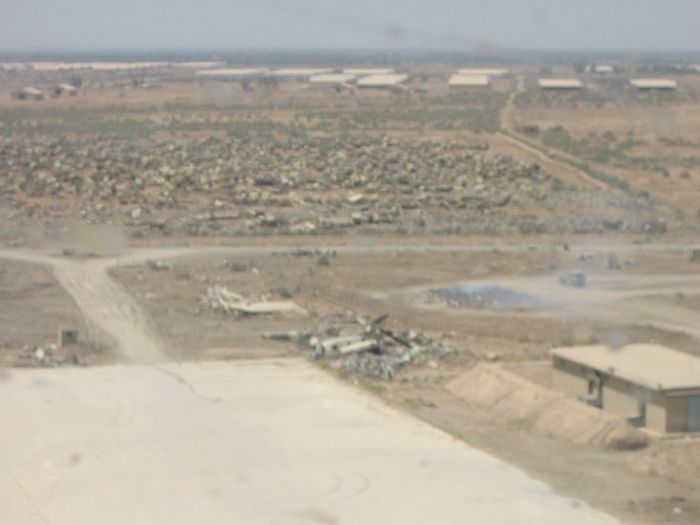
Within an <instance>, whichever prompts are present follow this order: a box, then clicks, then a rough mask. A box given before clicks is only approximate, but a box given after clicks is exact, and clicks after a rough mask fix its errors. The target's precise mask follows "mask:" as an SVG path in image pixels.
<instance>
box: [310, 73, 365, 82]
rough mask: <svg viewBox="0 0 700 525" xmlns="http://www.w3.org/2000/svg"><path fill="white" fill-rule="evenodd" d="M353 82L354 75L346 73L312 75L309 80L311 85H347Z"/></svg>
mask: <svg viewBox="0 0 700 525" xmlns="http://www.w3.org/2000/svg"><path fill="white" fill-rule="evenodd" d="M353 80H355V75H350V74H346V73H326V74H323V75H314V76H313V77H311V78H310V79H309V82H311V83H312V84H331V85H338V84H348V83H350V82H352V81H353Z"/></svg>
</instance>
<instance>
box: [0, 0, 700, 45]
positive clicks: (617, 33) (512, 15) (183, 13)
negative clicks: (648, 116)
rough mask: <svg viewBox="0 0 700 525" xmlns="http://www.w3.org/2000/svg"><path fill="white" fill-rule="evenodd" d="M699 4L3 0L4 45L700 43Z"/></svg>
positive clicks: (0, 34) (0, 41)
mask: <svg viewBox="0 0 700 525" xmlns="http://www.w3.org/2000/svg"><path fill="white" fill-rule="evenodd" d="M699 23H700V0H665V1H662V0H429V1H417V0H345V1H344V2H337V1H334V0H0V49H6V50H7V49H27V48H31V49H36V48H44V49H46V48H55V49H71V48H73V49H74V48H100V49H105V48H122V49H133V48H194V49H211V48H220V49H239V48H292V47H293V48H335V49H338V48H344V49H351V48H431V49H464V50H468V49H477V48H494V49H502V48H507V49H621V50H630V49H632V50H673V49H692V50H697V49H700V42H699V40H700V32H699V31H698V24H699Z"/></svg>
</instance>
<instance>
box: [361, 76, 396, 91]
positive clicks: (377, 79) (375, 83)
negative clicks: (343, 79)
mask: <svg viewBox="0 0 700 525" xmlns="http://www.w3.org/2000/svg"><path fill="white" fill-rule="evenodd" d="M407 80H408V75H404V74H394V75H369V76H366V77H362V78H360V79H359V80H358V81H357V87H360V88H391V87H397V86H400V85H401V84H403V83H405V82H406V81H407Z"/></svg>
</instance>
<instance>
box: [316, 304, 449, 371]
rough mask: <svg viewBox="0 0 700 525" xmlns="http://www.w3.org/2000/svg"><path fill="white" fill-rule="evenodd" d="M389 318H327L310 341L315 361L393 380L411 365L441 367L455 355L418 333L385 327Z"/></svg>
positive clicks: (340, 316) (343, 315) (346, 316)
mask: <svg viewBox="0 0 700 525" xmlns="http://www.w3.org/2000/svg"><path fill="white" fill-rule="evenodd" d="M387 317H388V316H387V315H383V316H381V317H379V318H377V319H375V320H373V321H368V320H366V319H364V318H362V317H360V316H357V315H355V314H353V313H352V312H346V313H345V314H342V315H334V316H330V317H327V318H325V319H324V320H323V321H322V322H321V324H320V325H319V328H318V330H317V331H316V334H315V335H314V336H313V337H311V338H310V339H309V340H308V347H309V348H310V349H311V350H313V356H314V358H315V359H323V360H327V361H329V362H330V363H332V365H333V366H334V367H335V368H339V369H341V370H343V372H344V373H346V374H347V375H348V376H351V377H368V378H372V379H384V380H388V379H392V378H393V377H394V376H395V374H396V372H397V370H398V369H400V368H401V367H403V366H406V365H408V364H418V365H424V366H430V367H432V368H438V366H439V365H438V364H437V360H439V359H442V358H444V357H447V356H451V355H455V354H456V353H457V351H456V350H455V349H454V348H451V347H447V346H443V345H442V344H441V343H439V342H437V341H435V340H433V339H431V338H430V337H428V336H426V335H424V334H421V333H418V332H415V331H413V330H411V331H408V332H396V331H393V330H390V329H388V328H385V327H383V326H382V324H383V322H384V321H385V320H386V318H387Z"/></svg>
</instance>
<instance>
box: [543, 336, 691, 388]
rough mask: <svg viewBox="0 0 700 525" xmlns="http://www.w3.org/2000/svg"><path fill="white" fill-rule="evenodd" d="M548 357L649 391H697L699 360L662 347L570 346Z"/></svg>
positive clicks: (559, 349)
mask: <svg viewBox="0 0 700 525" xmlns="http://www.w3.org/2000/svg"><path fill="white" fill-rule="evenodd" d="M551 353H552V355H554V356H556V357H560V358H562V359H566V360H568V361H572V362H574V363H577V364H580V365H583V366H586V367H588V368H593V369H595V370H598V371H600V372H604V373H606V374H610V375H611V376H615V377H619V378H620V379H624V380H625V381H629V382H630V383H634V384H638V385H642V386H645V387H647V388H649V389H651V390H678V389H685V388H700V358H698V357H695V356H692V355H690V354H686V353H684V352H679V351H678V350H673V349H671V348H668V347H665V346H661V345H651V344H633V345H627V346H624V347H622V348H617V349H614V348H610V347H608V346H606V345H591V346H569V347H562V348H554V349H553V350H551Z"/></svg>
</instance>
